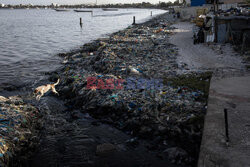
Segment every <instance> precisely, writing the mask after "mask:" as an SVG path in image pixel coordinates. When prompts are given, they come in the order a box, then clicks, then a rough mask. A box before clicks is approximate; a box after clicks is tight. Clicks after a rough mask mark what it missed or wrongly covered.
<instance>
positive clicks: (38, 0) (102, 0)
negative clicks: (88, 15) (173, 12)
mask: <svg viewBox="0 0 250 167" xmlns="http://www.w3.org/2000/svg"><path fill="white" fill-rule="evenodd" d="M160 1H161V2H169V1H172V2H174V0H160ZM95 2H96V0H0V3H3V4H29V3H31V4H34V5H49V4H51V3H57V4H84V3H95ZM97 2H98V4H108V3H140V2H150V3H159V0H97Z"/></svg>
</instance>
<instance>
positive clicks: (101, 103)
mask: <svg viewBox="0 0 250 167" xmlns="http://www.w3.org/2000/svg"><path fill="white" fill-rule="evenodd" d="M170 29H173V28H172V27H171V19H170V17H169V15H166V14H165V15H161V16H159V17H157V18H155V19H153V20H151V21H148V22H146V23H144V24H139V25H135V26H132V27H129V28H127V29H125V30H123V31H119V32H117V33H114V34H112V35H111V36H110V37H109V38H105V39H99V40H96V41H94V42H92V43H90V44H86V45H84V46H83V48H82V50H81V51H80V52H78V53H74V54H60V56H62V57H64V61H63V64H64V68H63V69H62V71H58V72H57V74H58V75H60V78H62V83H61V85H60V86H58V90H59V93H60V94H61V97H62V98H63V99H64V100H65V102H66V104H67V105H68V106H71V107H72V108H75V109H81V111H82V112H85V113H89V114H90V115H91V116H93V117H94V118H97V119H99V120H101V121H102V122H103V123H108V124H111V125H113V126H115V127H116V128H118V129H120V130H123V131H124V132H126V133H128V134H130V135H132V136H136V137H140V138H143V139H146V140H152V142H151V143H152V144H151V146H149V147H148V149H149V150H151V151H153V150H154V151H157V152H158V153H159V156H160V157H161V155H163V154H164V151H165V152H175V153H174V154H175V155H176V156H173V155H170V156H167V157H168V158H170V159H172V160H171V161H172V162H174V163H177V164H183V163H184V164H189V165H190V164H195V161H196V160H195V159H196V158H197V156H198V153H199V145H200V141H201V135H202V127H203V119H204V116H205V112H206V99H207V93H208V86H209V82H210V77H211V73H202V72H197V73H195V72H190V73H189V74H188V75H186V77H183V76H180V75H178V74H177V71H178V70H185V67H179V66H178V64H177V63H176V57H177V56H178V49H177V48H176V47H175V46H174V45H172V44H170V43H169V42H168V38H169V36H170V35H171V34H172V33H171V31H169V30H170ZM53 77H54V76H53V75H52V76H51V79H53ZM89 77H92V78H94V80H95V81H94V82H93V83H92V85H91V87H88V86H89V85H88V84H89V83H88V78H89ZM119 79H120V80H123V82H122V86H121V85H119V83H118V84H117V83H114V85H113V86H114V87H115V88H117V87H118V89H115V88H114V87H111V88H110V87H108V88H107V87H105V86H104V87H103V85H105V84H107V83H105V81H107V80H111V81H117V80H119ZM178 81H179V82H178ZM103 82H104V83H103ZM181 82H183V83H181ZM148 83H151V85H150V84H149V85H148ZM111 85H112V84H111ZM176 147H177V149H175V150H183V151H181V152H182V153H180V154H181V155H183V156H184V157H182V158H181V159H180V158H178V157H179V154H178V153H176V151H166V149H170V148H176ZM170 150H172V149H170ZM183 152H186V153H185V154H183Z"/></svg>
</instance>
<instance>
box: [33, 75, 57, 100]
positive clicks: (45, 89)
mask: <svg viewBox="0 0 250 167" xmlns="http://www.w3.org/2000/svg"><path fill="white" fill-rule="evenodd" d="M59 82H60V79H58V80H57V82H56V83H54V84H47V85H42V86H39V87H37V88H36V89H35V91H34V95H35V96H36V100H38V101H39V100H40V98H41V97H42V96H43V95H44V94H45V93H46V92H48V91H49V90H50V89H51V90H52V92H54V93H55V94H57V95H59V93H58V92H57V91H56V88H55V86H56V85H58V84H59ZM38 93H40V94H38Z"/></svg>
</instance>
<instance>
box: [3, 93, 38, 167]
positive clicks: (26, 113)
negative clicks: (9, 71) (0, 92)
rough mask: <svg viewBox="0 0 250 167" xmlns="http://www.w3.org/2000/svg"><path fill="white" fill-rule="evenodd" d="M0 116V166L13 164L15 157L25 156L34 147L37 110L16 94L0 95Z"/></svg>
mask: <svg viewBox="0 0 250 167" xmlns="http://www.w3.org/2000/svg"><path fill="white" fill-rule="evenodd" d="M0 116H1V117H0V166H15V165H17V164H18V162H19V161H18V160H17V159H15V158H16V157H19V159H20V158H21V157H26V155H27V154H29V153H31V152H30V151H32V150H33V151H34V149H35V147H36V143H37V142H38V139H39V137H38V136H37V135H38V133H39V130H38V128H39V126H40V121H39V112H38V110H37V109H36V108H35V107H34V106H32V105H30V104H25V103H24V101H23V100H22V98H20V97H18V96H11V97H9V98H5V97H3V96H0ZM24 154H25V156H24Z"/></svg>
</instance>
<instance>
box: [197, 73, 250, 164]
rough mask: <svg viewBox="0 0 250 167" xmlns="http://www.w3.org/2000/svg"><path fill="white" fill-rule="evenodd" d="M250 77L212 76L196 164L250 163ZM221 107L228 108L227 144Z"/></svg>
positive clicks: (222, 108)
mask: <svg viewBox="0 0 250 167" xmlns="http://www.w3.org/2000/svg"><path fill="white" fill-rule="evenodd" d="M249 82H250V77H249V76H242V77H231V78H222V79H216V78H213V79H212V80H211V85H210V92H209V100H208V110H207V115H206V118H205V127H204V132H203V137H202V144H201V151H200V157H199V162H198V167H212V166H216V167H217V166H220V167H249V166H250V160H249V159H250V113H249V111H250V87H249ZM224 108H226V109H228V130H229V145H227V144H226V135H225V119H224V112H223V111H224Z"/></svg>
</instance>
